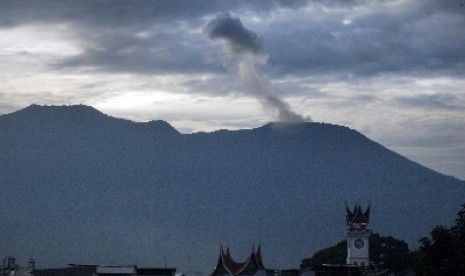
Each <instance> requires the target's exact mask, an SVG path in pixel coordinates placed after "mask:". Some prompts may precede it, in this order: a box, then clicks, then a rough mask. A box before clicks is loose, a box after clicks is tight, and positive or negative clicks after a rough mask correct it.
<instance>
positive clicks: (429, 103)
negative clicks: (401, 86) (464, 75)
mask: <svg viewBox="0 0 465 276" xmlns="http://www.w3.org/2000/svg"><path fill="white" fill-rule="evenodd" d="M396 101H397V102H398V103H400V104H402V105H406V106H410V107H417V108H424V109H428V110H429V109H444V110H464V109H465V99H461V98H460V97H459V96H457V95H454V94H448V93H441V94H439V93H438V94H433V95H423V94H418V95H415V96H410V97H399V98H397V100H396Z"/></svg>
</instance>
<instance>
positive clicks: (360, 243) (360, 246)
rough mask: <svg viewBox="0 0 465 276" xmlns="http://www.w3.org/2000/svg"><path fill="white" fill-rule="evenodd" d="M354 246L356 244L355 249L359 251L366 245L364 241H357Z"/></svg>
mask: <svg viewBox="0 0 465 276" xmlns="http://www.w3.org/2000/svg"><path fill="white" fill-rule="evenodd" d="M354 244H355V247H356V248H358V249H360V248H363V246H364V245H365V243H364V242H363V240H362V239H356V240H355V242H354Z"/></svg>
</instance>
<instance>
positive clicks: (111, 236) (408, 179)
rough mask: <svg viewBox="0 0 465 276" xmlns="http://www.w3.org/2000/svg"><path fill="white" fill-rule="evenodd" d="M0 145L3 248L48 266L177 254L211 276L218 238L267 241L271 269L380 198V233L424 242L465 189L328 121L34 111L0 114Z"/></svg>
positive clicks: (146, 261)
mask: <svg viewBox="0 0 465 276" xmlns="http://www.w3.org/2000/svg"><path fill="white" fill-rule="evenodd" d="M0 152H1V154H0V168H1V170H2V171H1V174H0V183H1V187H2V192H1V194H0V197H1V200H0V210H1V212H2V218H3V219H2V226H3V227H2V230H0V244H1V245H2V246H1V247H0V248H2V251H3V252H4V253H5V254H9V255H14V256H17V257H18V258H21V257H24V258H29V257H30V256H31V255H32V256H34V257H35V258H36V259H37V260H38V265H39V266H40V267H47V266H63V265H64V264H67V263H71V262H73V263H106V264H122V263H137V264H140V265H162V264H163V262H164V261H165V259H166V262H167V263H168V265H170V266H177V267H178V268H179V270H180V271H186V270H195V271H198V270H200V271H202V272H203V274H207V273H210V272H211V271H213V266H214V265H215V261H216V258H217V253H218V249H219V247H220V245H221V244H224V245H230V246H231V247H232V248H234V252H239V254H241V252H242V254H243V255H244V256H245V255H246V254H247V253H248V252H249V251H250V248H251V247H252V246H253V244H254V243H258V242H260V243H261V246H262V253H263V260H264V262H265V266H266V267H274V268H289V267H297V266H298V264H299V263H300V260H301V259H303V258H306V257H308V256H311V255H312V254H313V253H314V252H315V251H316V250H318V249H321V248H323V247H327V246H328V245H331V244H333V243H334V242H337V241H340V240H341V239H343V237H344V236H343V233H344V229H345V202H349V203H350V202H356V201H357V200H358V199H361V200H362V204H363V203H365V202H366V203H368V201H370V200H371V216H370V228H372V229H373V230H374V231H375V232H379V233H381V234H383V235H392V236H395V237H396V238H400V239H404V240H406V241H407V242H408V243H409V244H410V246H411V247H415V246H417V240H418V239H419V238H420V237H422V236H425V235H427V234H428V232H429V231H430V230H431V229H432V227H434V226H435V225H437V224H450V223H451V222H452V221H453V218H454V217H453V216H454V214H455V211H456V210H457V208H458V206H460V204H462V203H463V198H464V197H463V196H464V195H465V182H464V181H460V180H458V179H456V178H453V177H449V176H444V175H442V174H439V173H437V172H435V171H432V170H430V169H428V168H425V167H423V166H421V165H419V164H417V163H414V162H412V161H410V160H408V159H406V158H405V157H403V156H400V155H399V154H397V153H395V152H393V151H390V150H388V149H386V148H385V147H383V146H382V145H380V144H378V143H376V142H374V141H371V140H370V139H368V138H366V137H365V136H363V135H361V134H360V133H358V132H357V131H355V130H352V129H349V128H347V127H343V126H337V125H329V124H322V123H302V124H280V123H270V124H267V125H265V126H262V127H259V128H255V129H249V130H237V131H228V130H221V131H215V132H212V133H194V134H180V133H179V132H178V131H176V130H175V129H174V128H173V127H172V126H170V125H169V124H168V123H166V122H163V121H152V122H148V123H135V122H132V121H128V120H123V119H116V118H113V117H110V116H107V115H105V114H103V113H101V112H99V111H97V110H95V109H94V108H92V107H87V106H60V107H56V106H37V105H34V106H30V107H27V108H25V109H22V110H19V111H17V112H13V113H10V114H6V115H0ZM237 259H240V256H238V257H237ZM24 263H25V262H24Z"/></svg>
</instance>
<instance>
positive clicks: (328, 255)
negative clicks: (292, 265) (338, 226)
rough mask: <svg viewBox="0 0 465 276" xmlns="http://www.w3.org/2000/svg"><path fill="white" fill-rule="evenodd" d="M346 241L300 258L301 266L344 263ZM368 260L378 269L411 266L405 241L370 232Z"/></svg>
mask: <svg viewBox="0 0 465 276" xmlns="http://www.w3.org/2000/svg"><path fill="white" fill-rule="evenodd" d="M346 257H347V241H341V242H339V243H337V244H336V245H334V246H331V247H328V248H325V249H322V250H319V251H317V252H316V253H315V254H314V255H313V256H312V257H311V258H307V259H304V260H302V262H301V267H302V268H305V267H313V266H316V265H322V264H345V263H346ZM370 262H371V263H372V264H373V265H374V266H375V267H377V268H379V269H388V270H389V271H393V272H399V271H403V270H405V269H407V268H409V267H411V266H412V261H411V258H410V256H409V249H408V245H407V243H405V242H404V241H402V240H398V239H396V238H393V237H391V236H388V237H383V236H380V235H379V234H372V235H371V237H370Z"/></svg>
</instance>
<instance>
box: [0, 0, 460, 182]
mask: <svg viewBox="0 0 465 276" xmlns="http://www.w3.org/2000/svg"><path fill="white" fill-rule="evenodd" d="M462 2H463V1H459V0H451V1H434V0H426V1H414V0H401V1H397V0H396V1H394V0H392V1H391V0H388V1H385V0H375V1H364V0H362V1H343V0H340V1H338V0H326V1H324V0H319V1H305V0H299V1H261V0H259V1H234V2H231V1H226V0H224V1H223V0H220V1H208V2H207V1H200V0H193V1H188V2H185V1H137V2H132V1H118V2H115V1H108V0H98V1H86V2H82V1H67V2H66V3H63V2H62V1H53V0H45V1H41V2H40V3H38V2H36V1H29V0H18V1H0V3H1V5H2V9H1V11H0V35H1V36H2V41H1V42H0V58H1V61H2V62H1V65H0V66H1V67H0V68H1V69H2V72H3V73H2V74H1V75H0V79H1V80H2V81H1V82H0V113H2V114H5V113H8V112H12V111H14V110H17V109H19V108H22V107H25V106H28V105H30V104H32V103H38V104H79V103H84V104H88V105H92V106H95V107H98V108H99V109H102V110H105V112H108V113H110V114H112V115H115V116H119V117H124V118H129V119H134V120H137V121H150V120H154V119H164V120H167V121H170V122H172V123H173V125H175V126H176V127H177V128H178V129H180V130H181V131H182V132H185V133H190V132H196V131H210V130H215V129H221V128H227V129H239V128H251V127H257V126H259V125H263V124H265V123H266V122H269V121H277V120H279V119H280V115H279V112H276V111H274V112H273V111H272V112H269V110H266V109H265V110H264V109H263V108H262V103H261V102H260V101H259V102H257V98H256V95H254V94H251V93H250V90H251V89H250V86H251V84H255V85H256V84H257V83H258V85H259V86H260V87H265V91H267V90H268V88H269V87H272V90H273V95H274V96H273V97H272V98H271V99H270V101H275V102H276V103H277V104H278V105H279V104H280V103H285V104H284V106H283V107H282V108H280V109H281V110H292V112H293V113H295V114H299V115H300V116H301V117H303V118H307V117H311V118H312V119H313V120H314V121H319V122H322V121H324V122H330V123H336V124H342V125H348V126H351V127H355V128H357V129H360V131H362V132H363V133H364V134H366V135H368V136H369V137H371V138H374V139H376V140H378V141H382V142H383V143H384V144H385V145H387V146H388V147H389V148H392V149H395V150H396V151H401V152H402V153H403V154H406V155H408V156H409V157H411V158H413V159H415V160H416V161H419V162H421V163H423V164H427V165H428V166H433V167H435V168H436V169H438V170H440V171H441V172H445V173H448V174H453V175H455V176H458V177H461V178H465V175H464V174H463V172H465V167H464V166H465V165H464V164H465V160H464V159H463V158H464V157H463V156H465V154H464V152H465V144H464V141H463V139H462V138H461V137H464V136H465V133H464V129H465V122H464V119H463V118H464V117H465V114H464V111H463V110H465V96H464V93H463V87H464V86H465V81H464V80H463V77H462V76H463V75H464V73H465V67H464V64H465V54H464V51H463V48H465V30H464V28H463V26H464V25H465V16H464V14H465V7H464V5H463V3H462ZM225 13H227V14H230V17H231V18H235V19H237V20H240V22H241V23H242V26H245V27H246V29H247V30H251V31H253V33H254V34H256V35H257V37H258V38H260V45H259V46H260V56H261V61H260V62H259V63H260V64H261V65H260V66H257V65H258V64H256V62H258V60H255V67H250V66H247V67H245V68H248V69H252V68H254V69H255V71H252V72H249V74H248V76H251V75H252V76H253V75H254V74H253V73H256V76H260V78H259V79H260V80H261V82H256V80H257V78H252V79H249V81H248V83H249V85H247V83H246V84H244V83H243V82H242V81H241V76H240V75H236V74H232V73H231V71H230V70H229V69H230V68H225V67H224V52H223V49H221V48H220V47H218V45H216V44H215V43H212V41H211V39H210V38H209V37H208V36H206V35H205V34H204V32H203V30H204V28H205V26H206V25H207V24H208V22H211V21H212V20H214V19H215V18H217V17H218V16H221V15H224V14H225ZM265 55H266V65H265V64H264V59H265ZM265 77H266V78H265ZM252 90H254V89H252ZM255 90H257V89H255ZM267 95H268V94H267ZM262 99H263V100H262V101H266V100H267V97H262ZM276 100H278V101H276ZM281 114H282V113H281ZM295 114H290V115H295ZM284 117H286V116H284ZM291 117H292V116H291ZM295 118H296V117H295ZM418 141H421V142H420V143H418ZM428 141H429V142H428ZM450 141H454V142H453V143H451V142H450ZM425 143H430V144H429V146H427V147H425V146H420V145H424V144H425ZM433 145H434V146H433Z"/></svg>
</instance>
